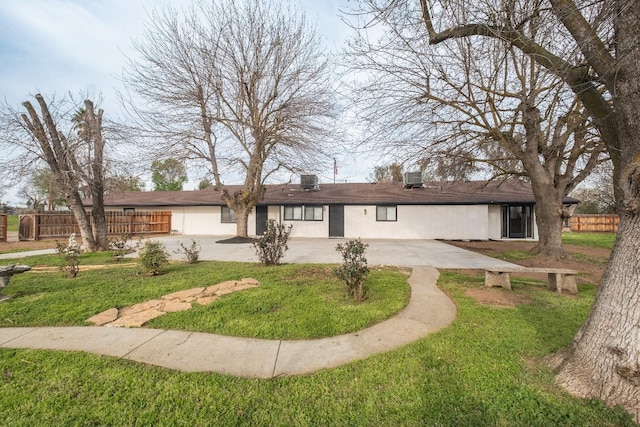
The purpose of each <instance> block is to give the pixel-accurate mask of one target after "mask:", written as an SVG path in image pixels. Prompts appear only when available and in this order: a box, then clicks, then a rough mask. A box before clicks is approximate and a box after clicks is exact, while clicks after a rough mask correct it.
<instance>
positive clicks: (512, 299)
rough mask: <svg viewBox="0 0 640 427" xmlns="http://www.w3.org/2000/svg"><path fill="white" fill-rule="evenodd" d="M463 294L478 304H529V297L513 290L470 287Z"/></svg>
mask: <svg viewBox="0 0 640 427" xmlns="http://www.w3.org/2000/svg"><path fill="white" fill-rule="evenodd" d="M465 294H466V295H467V296H469V297H471V298H473V299H475V300H476V301H478V302H479V303H480V304H484V305H491V306H496V307H516V306H519V305H524V304H529V303H530V302H531V299H530V298H528V297H526V296H524V295H520V294H517V293H514V292H509V291H504V290H501V289H494V288H471V289H467V291H466V292H465Z"/></svg>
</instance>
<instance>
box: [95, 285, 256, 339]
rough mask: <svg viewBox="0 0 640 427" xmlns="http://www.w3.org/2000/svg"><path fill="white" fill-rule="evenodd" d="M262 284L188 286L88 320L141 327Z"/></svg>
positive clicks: (111, 324)
mask: <svg viewBox="0 0 640 427" xmlns="http://www.w3.org/2000/svg"><path fill="white" fill-rule="evenodd" d="M257 286H260V282H258V281H257V280H256V279H252V278H245V279H242V280H229V281H226V282H222V283H218V284H217V285H213V286H209V287H201V288H192V289H185V290H183V291H178V292H173V293H171V294H168V295H164V296H162V297H160V299H153V300H149V301H145V302H141V303H139V304H135V305H132V306H130V307H124V308H120V309H118V308H110V309H108V310H105V311H103V312H102V313H98V314H96V315H95V316H92V317H90V318H88V319H87V322H89V323H93V324H94V325H96V326H111V327H128V328H132V327H137V328H139V327H141V326H143V325H144V324H145V323H147V322H148V321H149V320H151V319H155V318H156V317H159V316H162V315H163V314H165V313H175V312H178V311H185V310H189V309H190V308H191V304H192V303H194V302H195V303H197V304H200V305H208V304H211V303H212V302H214V301H215V300H217V299H218V298H220V297H221V296H222V295H226V294H230V293H232V292H237V291H241V290H244V289H249V288H255V287H257Z"/></svg>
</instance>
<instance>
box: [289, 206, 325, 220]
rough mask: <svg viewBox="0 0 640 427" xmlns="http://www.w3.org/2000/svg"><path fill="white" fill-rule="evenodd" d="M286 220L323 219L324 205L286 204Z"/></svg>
mask: <svg viewBox="0 0 640 427" xmlns="http://www.w3.org/2000/svg"><path fill="white" fill-rule="evenodd" d="M284 220H285V221H322V206H302V205H300V206H285V207H284Z"/></svg>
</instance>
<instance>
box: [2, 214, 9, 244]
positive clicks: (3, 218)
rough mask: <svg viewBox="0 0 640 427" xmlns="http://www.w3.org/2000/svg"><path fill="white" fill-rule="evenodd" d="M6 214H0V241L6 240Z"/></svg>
mask: <svg viewBox="0 0 640 427" xmlns="http://www.w3.org/2000/svg"><path fill="white" fill-rule="evenodd" d="M7 218H8V217H7V214H0V242H6V241H7Z"/></svg>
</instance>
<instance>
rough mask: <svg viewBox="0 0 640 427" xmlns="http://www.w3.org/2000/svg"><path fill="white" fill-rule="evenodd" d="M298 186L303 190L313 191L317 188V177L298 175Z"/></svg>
mask: <svg viewBox="0 0 640 427" xmlns="http://www.w3.org/2000/svg"><path fill="white" fill-rule="evenodd" d="M300 186H301V187H302V188H303V189H305V190H315V189H317V188H318V176H317V175H300Z"/></svg>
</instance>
